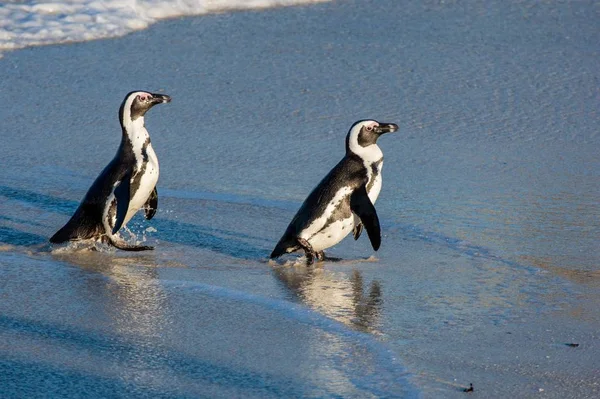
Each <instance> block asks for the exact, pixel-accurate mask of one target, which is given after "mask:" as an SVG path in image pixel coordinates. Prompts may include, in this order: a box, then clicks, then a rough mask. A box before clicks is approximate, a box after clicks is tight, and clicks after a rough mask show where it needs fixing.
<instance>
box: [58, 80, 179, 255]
mask: <svg viewBox="0 0 600 399" xmlns="http://www.w3.org/2000/svg"><path fill="white" fill-rule="evenodd" d="M170 101H171V97H169V96H167V95H164V94H155V93H148V92H146V91H132V92H130V93H129V94H127V96H125V99H124V100H123V103H122V104H121V107H120V108H119V121H120V122H121V130H122V137H121V144H120V145H119V149H118V150H117V154H116V155H115V157H114V158H113V160H112V161H110V163H109V164H108V165H107V166H106V167H105V168H104V170H103V171H102V172H101V173H100V175H99V176H98V177H97V178H96V180H95V181H94V183H93V184H92V186H91V187H90V188H89V190H88V191H87V193H86V195H85V197H84V198H83V200H82V201H81V203H80V205H79V207H78V208H77V210H76V211H75V213H74V214H73V216H72V217H71V219H70V220H69V221H68V222H67V224H65V225H64V226H63V227H62V228H61V229H60V230H58V231H57V232H56V233H55V234H54V235H53V236H52V237H51V238H50V242H51V243H55V244H56V243H63V242H66V241H78V240H87V239H94V240H96V241H101V242H104V243H107V244H110V245H113V246H115V247H116V248H119V249H123V250H126V251H144V250H151V249H154V248H153V247H151V246H137V245H131V244H128V243H127V242H125V240H123V239H122V238H121V237H120V236H119V234H118V231H119V229H121V227H123V226H125V225H126V224H127V222H128V221H129V220H130V219H131V218H132V217H133V215H134V214H135V213H136V212H137V211H138V210H140V209H141V208H142V207H143V208H144V212H145V217H146V219H152V217H153V216H154V214H155V213H156V209H157V206H158V193H157V190H156V182H157V181H158V174H159V168H158V158H157V157H156V154H155V153H154V149H153V148H152V144H151V142H150V135H149V134H148V131H147V130H146V126H145V124H144V115H145V114H146V112H147V111H148V110H149V109H150V108H152V107H153V106H155V105H156V104H163V103H168V102H170Z"/></svg>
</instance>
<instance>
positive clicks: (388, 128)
mask: <svg viewBox="0 0 600 399" xmlns="http://www.w3.org/2000/svg"><path fill="white" fill-rule="evenodd" d="M396 130H398V125H396V124H395V123H379V126H377V127H376V128H375V132H377V133H379V134H384V133H392V132H395V131H396Z"/></svg>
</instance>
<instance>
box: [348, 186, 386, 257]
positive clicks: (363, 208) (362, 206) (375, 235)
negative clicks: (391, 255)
mask: <svg viewBox="0 0 600 399" xmlns="http://www.w3.org/2000/svg"><path fill="white" fill-rule="evenodd" d="M350 209H351V210H352V212H354V213H355V214H356V215H357V216H358V217H359V218H360V221H361V222H362V224H363V225H364V226H365V228H366V229H367V234H368V235H369V240H370V241H371V245H372V246H373V249H374V250H375V251H377V250H378V249H379V246H380V245H381V227H380V226H379V217H377V211H375V206H373V203H372V202H371V200H370V199H369V196H368V195H367V186H366V185H365V184H363V185H362V186H360V188H358V189H356V190H354V192H353V193H352V195H351V196H350Z"/></svg>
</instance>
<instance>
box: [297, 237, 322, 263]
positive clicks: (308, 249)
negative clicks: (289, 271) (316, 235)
mask: <svg viewBox="0 0 600 399" xmlns="http://www.w3.org/2000/svg"><path fill="white" fill-rule="evenodd" d="M298 244H300V246H301V247H302V249H303V250H304V253H305V255H306V265H307V266H310V265H312V264H313V263H315V258H317V259H319V260H320V258H319V253H317V252H315V250H314V249H313V247H312V245H310V243H309V242H308V241H307V240H305V239H304V238H298ZM321 253H323V252H322V251H321Z"/></svg>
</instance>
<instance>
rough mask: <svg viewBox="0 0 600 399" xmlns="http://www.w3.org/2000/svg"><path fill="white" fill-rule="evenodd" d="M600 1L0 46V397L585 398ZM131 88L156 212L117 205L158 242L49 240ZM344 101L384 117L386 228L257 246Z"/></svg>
mask: <svg viewBox="0 0 600 399" xmlns="http://www.w3.org/2000/svg"><path fill="white" fill-rule="evenodd" d="M594 10H595V8H594V5H593V4H592V3H590V4H586V3H585V2H564V3H561V4H557V5H554V4H538V3H537V2H527V1H526V2H521V3H519V4H506V3H504V2H492V3H489V2H486V3H485V4H484V3H482V4H473V5H469V6H468V7H467V6H462V5H460V4H455V3H452V2H447V3H438V2H430V3H427V2H426V3H422V2H395V1H392V0H390V1H360V2H332V3H325V4H313V5H309V6H301V7H292V8H275V9H266V10H252V11H237V12H225V13H217V14H210V13H209V14H206V15H203V16H200V17H194V18H185V19H178V20H169V21H162V22H157V23H154V24H152V25H149V28H147V29H145V30H144V29H142V30H138V31H135V32H133V33H130V34H128V35H126V36H124V37H119V38H112V39H108V40H93V41H88V42H81V43H74V44H66V45H51V46H41V47H35V48H25V49H22V50H16V51H9V52H5V53H4V57H3V58H2V59H0V74H1V76H2V77H3V78H2V79H1V80H0V93H1V94H2V98H4V99H5V104H4V106H3V107H0V120H2V123H1V124H0V139H1V141H2V146H1V147H0V167H1V172H0V298H2V299H1V300H0V335H1V337H0V338H1V339H0V369H1V370H0V388H2V393H3V395H4V396H5V397H47V396H53V397H76V396H80V395H83V394H85V395H86V396H89V397H107V396H116V397H144V396H152V397H210V398H214V397H223V398H231V397H244V398H246V397H257V398H264V397H344V398H352V397H356V398H363V397H374V398H375V397H377V398H379V397H411V396H422V397H464V393H463V392H462V389H463V388H464V387H466V386H468V384H469V383H473V384H474V386H475V389H476V393H478V392H481V395H483V396H485V397H508V396H510V397H531V396H533V395H537V394H540V392H544V394H545V395H546V396H548V397H556V398H563V397H594V395H595V393H596V392H597V386H599V384H600V372H599V369H598V363H597V359H598V356H600V347H599V346H598V344H597V339H596V335H597V331H598V328H599V327H600V312H599V311H598V309H599V307H598V303H597V298H598V295H599V294H600V251H599V250H598V245H597V244H598V241H599V238H600V223H599V221H600V206H599V202H598V198H600V189H599V188H600V184H599V183H600V164H599V163H600V161H599V158H598V153H599V150H600V137H599V135H598V129H597V127H598V126H599V122H600V121H599V116H598V112H597V110H598V109H599V107H598V106H599V105H600V104H599V101H598V98H599V97H598V83H597V74H598V72H597V66H598V61H599V60H598V54H599V52H598V50H599V48H598V43H600V41H599V40H598V30H597V17H596V14H595V11H594ZM0 15H2V13H1V12H0ZM44 15H46V16H47V14H44ZM44 18H46V17H44ZM44 20H45V19H44ZM57 20H58V21H60V18H58V17H57ZM134 30H135V29H134ZM134 89H145V90H151V91H161V92H164V93H167V94H169V95H170V96H172V98H173V101H172V103H170V104H167V105H164V106H160V107H156V108H154V109H152V110H151V111H150V112H149V113H148V115H147V118H146V125H147V128H148V131H149V132H150V135H151V137H152V142H153V146H154V148H155V151H156V153H157V155H158V158H159V161H160V165H161V176H160V180H159V185H158V192H159V210H158V213H157V215H156V216H155V218H154V219H152V220H151V221H146V220H144V219H143V217H142V216H141V215H138V216H136V218H134V219H133V220H132V222H130V224H129V226H128V228H129V230H130V231H131V235H132V238H133V236H135V238H136V239H137V240H141V241H145V242H146V243H148V244H150V245H154V246H155V247H156V250H155V251H153V252H146V253H135V254H134V253H124V252H121V251H114V250H109V249H107V248H103V247H101V248H100V251H97V252H88V251H75V250H57V249H56V248H53V247H51V246H50V245H49V244H48V243H47V238H48V237H49V236H50V235H51V234H53V233H54V232H55V231H56V230H57V229H58V228H59V227H60V226H62V224H63V223H65V222H66V220H68V218H69V216H70V215H71V214H72V212H73V211H74V210H75V209H76V207H77V205H78V203H79V201H80V200H81V198H82V197H83V195H84V194H85V191H86V190H87V188H88V187H89V185H90V184H91V182H92V181H93V179H94V178H95V177H96V176H97V174H98V173H99V172H100V170H101V169H102V168H103V167H104V166H105V165H106V163H108V161H110V159H111V158H112V157H113V155H114V152H115V151H116V148H117V146H118V142H119V138H120V130H119V126H118V120H117V110H118V106H119V104H120V102H121V100H122V98H123V96H124V95H125V94H126V93H127V92H129V91H131V90H134ZM362 118H375V119H378V120H381V121H388V122H394V123H397V124H398V125H399V126H400V131H399V132H398V133H395V134H390V135H386V136H383V137H382V138H381V139H380V143H379V144H380V146H381V148H382V150H383V152H384V155H385V165H384V167H383V176H384V182H383V190H382V193H381V195H380V197H379V199H378V202H377V204H376V208H377V211H378V214H379V218H380V220H381V224H382V234H383V239H382V246H381V249H380V250H379V251H378V252H376V253H374V252H373V251H372V249H371V247H370V244H369V242H368V240H367V239H366V238H365V237H362V238H361V239H360V240H358V241H354V240H352V239H351V238H347V239H346V240H345V241H343V242H342V243H340V244H339V245H338V246H336V247H334V248H332V249H331V250H330V251H329V254H330V255H332V256H336V257H340V258H342V260H341V261H340V262H325V263H322V264H319V265H317V266H316V267H314V268H307V267H305V266H304V265H303V264H302V262H301V261H298V260H297V257H294V256H289V257H286V258H285V259H284V260H282V261H280V262H279V263H274V262H268V261H267V259H266V258H267V256H268V254H269V253H270V251H271V250H272V249H273V246H274V245H275V243H276V242H277V240H278V238H279V237H280V235H281V234H282V233H283V231H284V230H285V227H286V226H287V224H288V223H289V221H290V219H291V217H292V216H293V214H294V213H295V211H296V210H297V208H298V207H299V206H300V204H301V202H302V201H303V199H304V198H305V197H306V195H307V194H308V193H309V192H310V190H311V189H312V188H313V187H314V185H316V184H317V183H318V181H319V180H320V179H321V178H322V177H323V176H324V175H325V174H326V173H327V172H328V171H329V169H330V168H331V167H332V166H334V165H335V164H336V163H337V162H338V160H339V159H340V158H341V157H342V156H343V153H344V137H345V135H346V132H347V129H348V128H349V127H350V125H351V124H352V123H353V122H354V121H355V120H358V119H362ZM565 343H578V344H580V345H579V347H577V348H573V347H568V346H565V345H564V344H565ZM594 387H596V388H594ZM540 389H542V391H540ZM594 389H596V392H595V391H594ZM0 396H2V395H0Z"/></svg>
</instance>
